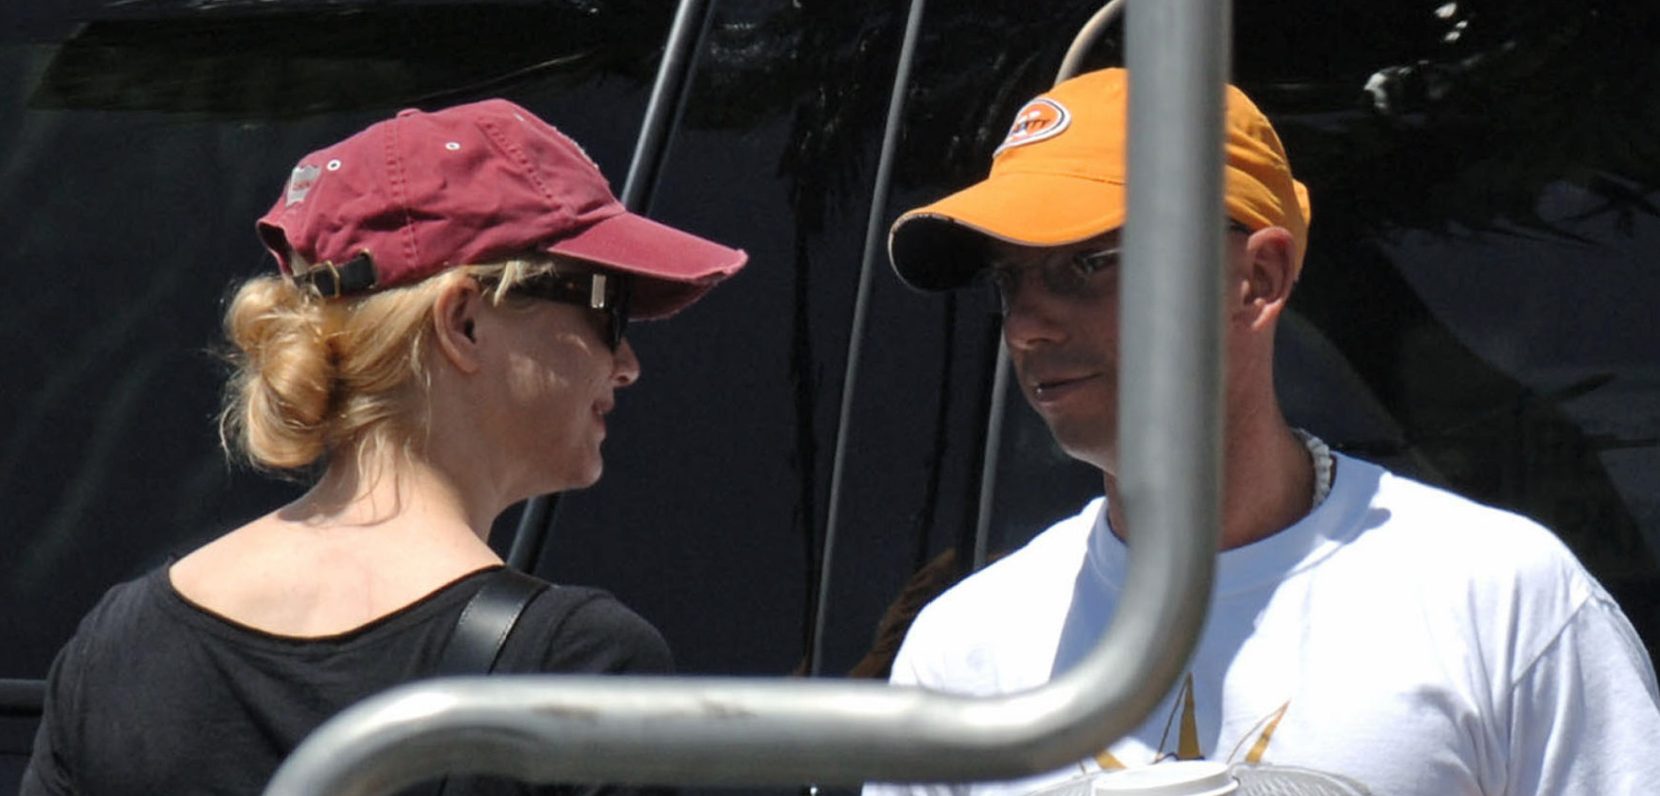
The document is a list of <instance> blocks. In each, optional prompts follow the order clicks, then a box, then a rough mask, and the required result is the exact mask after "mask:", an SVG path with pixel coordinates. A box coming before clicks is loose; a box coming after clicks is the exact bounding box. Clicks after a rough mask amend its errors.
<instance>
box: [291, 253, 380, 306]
mask: <svg viewBox="0 0 1660 796" xmlns="http://www.w3.org/2000/svg"><path fill="white" fill-rule="evenodd" d="M294 281H295V282H297V283H299V284H300V285H301V286H302V287H306V288H309V289H310V290H311V292H313V293H315V294H317V295H318V296H321V297H323V298H326V299H332V298H340V297H341V296H350V295H354V294H357V293H363V292H366V291H368V290H370V289H372V288H374V286H375V262H374V259H373V258H371V257H370V256H369V253H368V252H360V253H358V255H357V256H356V257H353V258H352V259H350V260H347V261H345V262H343V263H341V264H340V265H335V264H334V263H333V262H331V261H328V260H324V261H323V262H320V263H317V264H316V265H313V266H312V267H311V269H310V270H308V271H306V272H305V273H303V274H299V275H297V276H295V277H294Z"/></svg>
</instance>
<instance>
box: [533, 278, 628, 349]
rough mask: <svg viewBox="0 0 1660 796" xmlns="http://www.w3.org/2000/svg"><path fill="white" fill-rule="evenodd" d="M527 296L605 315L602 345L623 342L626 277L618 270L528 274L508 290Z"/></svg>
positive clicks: (625, 316) (626, 324) (615, 345)
mask: <svg viewBox="0 0 1660 796" xmlns="http://www.w3.org/2000/svg"><path fill="white" fill-rule="evenodd" d="M508 292H509V293H511V294H513V295H516V296H524V297H526V298H534V299H542V300H543V301H557V302H559V303H561V304H575V305H577V306H579V307H587V308H588V309H591V310H594V311H596V312H600V313H603V314H604V316H605V328H604V331H603V334H604V337H605V344H606V345H608V346H610V347H611V350H612V351H615V350H617V348H618V347H619V346H621V345H622V340H623V333H624V332H626V331H627V330H628V297H629V296H628V294H629V279H628V277H626V276H624V275H622V274H618V273H601V272H589V273H576V274H561V273H546V274H538V275H536V276H533V277H530V278H529V279H526V280H524V281H522V282H519V283H518V284H516V285H514V286H513V287H512V288H510V289H509V290H508Z"/></svg>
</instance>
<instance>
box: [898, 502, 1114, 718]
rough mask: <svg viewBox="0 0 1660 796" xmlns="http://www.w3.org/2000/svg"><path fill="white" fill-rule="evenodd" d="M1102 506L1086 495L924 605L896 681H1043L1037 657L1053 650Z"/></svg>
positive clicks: (977, 684) (976, 687) (960, 684)
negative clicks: (1074, 510) (1074, 509)
mask: <svg viewBox="0 0 1660 796" xmlns="http://www.w3.org/2000/svg"><path fill="white" fill-rule="evenodd" d="M1101 505H1102V499H1100V498H1097V499H1096V500H1093V501H1091V502H1090V503H1089V504H1088V505H1086V506H1085V507H1084V508H1083V510H1082V511H1080V512H1079V513H1078V514H1076V515H1074V516H1072V517H1068V518H1065V519H1062V520H1060V521H1058V522H1056V523H1055V524H1053V525H1051V526H1050V527H1049V528H1048V529H1046V530H1044V531H1043V532H1042V533H1040V534H1038V535H1037V536H1036V537H1034V538H1033V539H1032V540H1031V541H1030V542H1028V543H1027V544H1026V545H1025V546H1023V547H1021V548H1020V549H1018V550H1016V551H1014V552H1012V553H1010V554H1009V555H1007V556H1004V557H1003V558H1001V559H999V560H997V561H995V562H993V563H992V564H990V565H989V566H987V567H986V568H985V569H982V570H980V571H979V572H977V573H975V574H973V575H970V576H969V577H967V578H965V579H964V580H963V581H962V582H960V583H958V584H957V585H955V586H953V587H951V588H950V589H947V590H946V591H945V592H944V593H943V594H941V595H940V596H939V597H936V598H935V599H934V600H933V602H930V603H929V604H928V605H927V606H926V607H924V608H923V609H922V611H921V613H919V614H918V615H917V618H916V621H915V622H914V623H913V624H912V625H911V628H910V631H909V632H908V633H907V634H906V637H905V643H904V647H903V649H902V650H901V652H900V660H899V661H898V662H896V666H895V679H896V682H908V680H907V679H906V678H908V677H912V676H914V677H915V678H916V680H917V682H919V683H920V684H922V685H926V686H930V687H936V688H944V689H948V690H953V691H967V692H974V693H991V692H999V691H1005V690H1008V689H1009V687H1010V686H1011V684H1015V685H1024V684H1025V682H1024V681H1025V680H1026V679H1030V678H1039V679H1038V680H1037V682H1041V681H1042V679H1046V678H1047V673H1048V667H1049V664H1050V663H1051V661H1050V660H1049V659H1048V658H1044V657H1043V656H1044V655H1045V654H1049V653H1053V651H1054V650H1053V647H1054V643H1055V641H1056V639H1057V638H1058V636H1059V632H1060V624H1061V622H1062V621H1063V620H1064V617H1065V615H1066V608H1067V605H1068V603H1069V601H1070V600H1071V597H1072V591H1073V584H1074V582H1075V580H1076V576H1077V573H1078V568H1079V567H1080V566H1081V565H1082V564H1083V561H1084V558H1085V555H1086V554H1087V551H1088V545H1089V535H1090V531H1091V529H1092V528H1093V527H1094V524H1095V518H1096V517H1097V516H1098V515H1099V513H1100V511H1101ZM1045 650H1047V653H1046V652H1045ZM902 670H908V671H905V672H904V673H902ZM1028 670H1029V671H1028Z"/></svg>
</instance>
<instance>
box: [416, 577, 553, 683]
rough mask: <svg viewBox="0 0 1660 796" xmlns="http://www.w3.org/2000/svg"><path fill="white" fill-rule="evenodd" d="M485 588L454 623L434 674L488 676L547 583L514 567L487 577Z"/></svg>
mask: <svg viewBox="0 0 1660 796" xmlns="http://www.w3.org/2000/svg"><path fill="white" fill-rule="evenodd" d="M485 577H486V578H488V580H486V581H485V582H484V587H483V588H481V589H479V590H478V593H477V594H474V595H473V598H472V599H471V600H469V601H467V607H465V608H463V609H461V616H460V618H458V619H456V620H455V632H454V633H451V634H450V640H449V641H448V642H446V643H445V644H444V651H443V652H442V653H441V654H440V655H439V657H438V667H437V669H436V670H435V671H434V672H433V674H434V675H437V676H440V677H443V676H449V675H459V674H489V673H490V672H491V671H494V670H495V668H496V658H497V657H498V656H500V655H501V648H502V645H503V644H505V643H507V637H508V636H509V635H510V634H512V632H513V626H514V625H515V624H517V623H518V621H519V615H520V614H522V613H524V610H525V606H527V605H530V601H531V600H534V599H536V595H538V594H541V593H542V592H543V591H544V590H545V589H547V588H548V582H547V581H545V580H542V579H541V578H538V577H535V576H532V575H526V574H525V573H523V572H520V571H518V570H516V569H513V568H512V567H502V568H501V569H498V570H496V571H494V572H491V573H489V574H488V575H486V576H485Z"/></svg>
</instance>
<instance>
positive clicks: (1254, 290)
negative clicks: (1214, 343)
mask: <svg viewBox="0 0 1660 796" xmlns="http://www.w3.org/2000/svg"><path fill="white" fill-rule="evenodd" d="M1296 281H1297V254H1296V242H1295V241H1294V240H1293V239H1292V237H1291V232H1290V231H1288V230H1286V229H1285V228H1283V227H1265V228H1263V229H1259V230H1257V231H1256V232H1253V233H1251V236H1250V238H1248V239H1247V240H1246V241H1245V257H1244V261H1243V262H1242V263H1241V268H1240V271H1239V274H1238V282H1237V283H1236V284H1237V285H1238V291H1239V292H1238V299H1239V303H1238V304H1237V305H1236V306H1235V308H1234V309H1235V311H1236V312H1238V313H1240V314H1241V315H1242V316H1243V319H1244V320H1245V321H1246V322H1247V323H1248V324H1249V325H1250V326H1251V328H1253V329H1262V328H1267V327H1271V326H1272V325H1273V323H1274V322H1275V321H1277V320H1278V319H1279V316H1280V313H1281V312H1282V311H1283V310H1284V309H1285V303H1286V301H1287V300H1289V299H1290V298H1291V286H1292V285H1293V284H1295V283H1296Z"/></svg>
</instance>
